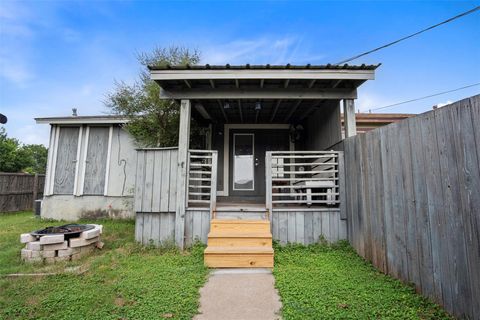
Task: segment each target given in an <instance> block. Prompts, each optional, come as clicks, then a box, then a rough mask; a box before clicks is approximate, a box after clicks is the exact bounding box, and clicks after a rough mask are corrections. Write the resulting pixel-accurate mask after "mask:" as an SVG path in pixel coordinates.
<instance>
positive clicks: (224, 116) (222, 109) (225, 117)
mask: <svg viewBox="0 0 480 320" xmlns="http://www.w3.org/2000/svg"><path fill="white" fill-rule="evenodd" d="M217 102H218V106H219V107H220V111H222V114H223V118H224V119H225V122H228V117H227V113H226V112H225V110H224V107H223V105H222V102H221V101H220V100H217Z"/></svg>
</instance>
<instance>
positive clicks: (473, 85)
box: [369, 82, 480, 112]
mask: <svg viewBox="0 0 480 320" xmlns="http://www.w3.org/2000/svg"><path fill="white" fill-rule="evenodd" d="M478 85H480V82H478V83H474V84H469V85H468V86H464V87H461V88H457V89H452V90H448V91H443V92H439V93H434V94H431V95H428V96H424V97H420V98H415V99H411V100H407V101H402V102H397V103H394V104H389V105H387V106H383V107H380V108H374V109H370V110H369V111H370V112H371V111H375V110H381V109H386V108H391V107H395V106H398V105H401V104H405V103H409V102H414V101H418V100H423V99H427V98H431V97H436V96H439V95H442V94H446V93H450V92H455V91H459V90H463V89H467V88H471V87H475V86H478Z"/></svg>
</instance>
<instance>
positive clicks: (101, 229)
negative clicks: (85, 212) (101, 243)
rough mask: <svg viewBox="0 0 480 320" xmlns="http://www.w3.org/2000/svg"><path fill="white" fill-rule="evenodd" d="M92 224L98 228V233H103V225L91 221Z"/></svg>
mask: <svg viewBox="0 0 480 320" xmlns="http://www.w3.org/2000/svg"><path fill="white" fill-rule="evenodd" d="M92 226H95V228H98V229H100V234H102V233H103V225H101V224H94V223H92Z"/></svg>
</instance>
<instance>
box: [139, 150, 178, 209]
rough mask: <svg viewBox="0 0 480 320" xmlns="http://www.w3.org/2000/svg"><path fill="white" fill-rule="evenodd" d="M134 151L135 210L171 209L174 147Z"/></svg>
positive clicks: (174, 198) (174, 171) (173, 186)
mask: <svg viewBox="0 0 480 320" xmlns="http://www.w3.org/2000/svg"><path fill="white" fill-rule="evenodd" d="M137 153H138V155H137V167H136V174H135V177H136V187H135V188H136V190H135V211H136V212H143V213H158V212H175V207H176V201H177V200H176V197H175V194H176V190H177V183H176V181H177V180H176V170H177V157H178V150H177V149H175V148H165V149H140V150H138V151H137Z"/></svg>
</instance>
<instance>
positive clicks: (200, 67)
mask: <svg viewBox="0 0 480 320" xmlns="http://www.w3.org/2000/svg"><path fill="white" fill-rule="evenodd" d="M380 65H381V63H379V64H375V65H365V64H362V65H349V64H342V65H335V64H324V65H311V64H306V65H291V64H286V65H270V64H264V65H255V64H253V65H251V64H248V63H247V64H245V65H230V64H226V65H210V64H205V65H189V64H186V65H168V64H167V65H151V66H148V69H149V70H229V69H233V70H245V69H254V70H269V69H274V70H288V69H292V70H309V69H311V70H375V69H377V68H378V67H379V66H380Z"/></svg>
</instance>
